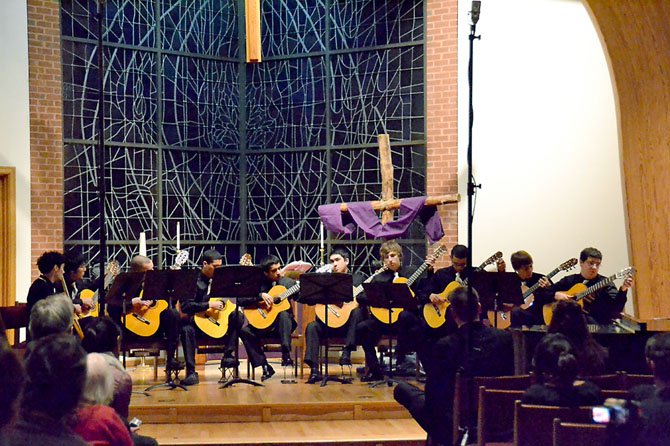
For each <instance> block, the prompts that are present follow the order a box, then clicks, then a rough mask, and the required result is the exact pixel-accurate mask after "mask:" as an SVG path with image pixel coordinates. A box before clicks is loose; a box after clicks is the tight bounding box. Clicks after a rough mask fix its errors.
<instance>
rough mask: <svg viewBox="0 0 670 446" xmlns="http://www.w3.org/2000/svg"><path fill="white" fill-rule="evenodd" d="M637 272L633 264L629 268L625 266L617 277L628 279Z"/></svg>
mask: <svg viewBox="0 0 670 446" xmlns="http://www.w3.org/2000/svg"><path fill="white" fill-rule="evenodd" d="M634 274H635V268H634V267H632V266H629V267H628V268H624V269H622V270H621V271H619V272H618V273H616V278H617V279H627V278H629V277H633V275H634Z"/></svg>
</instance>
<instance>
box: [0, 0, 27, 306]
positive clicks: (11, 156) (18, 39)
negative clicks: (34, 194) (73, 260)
mask: <svg viewBox="0 0 670 446" xmlns="http://www.w3.org/2000/svg"><path fill="white" fill-rule="evenodd" d="M0 98H1V99H0V135H2V136H1V139H0V166H10V167H15V168H16V195H17V196H16V228H17V234H16V273H17V274H16V276H17V277H16V297H17V299H18V300H21V301H25V300H26V293H27V292H28V287H29V286H30V281H31V277H30V269H31V265H30V246H31V241H30V121H29V116H28V24H27V11H26V0H3V1H2V5H1V6H0Z"/></svg>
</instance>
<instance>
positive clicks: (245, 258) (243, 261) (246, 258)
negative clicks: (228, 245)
mask: <svg viewBox="0 0 670 446" xmlns="http://www.w3.org/2000/svg"><path fill="white" fill-rule="evenodd" d="M240 265H242V266H253V265H254V264H253V262H252V259H251V254H249V253H248V252H246V253H244V254H243V255H242V258H240Z"/></svg>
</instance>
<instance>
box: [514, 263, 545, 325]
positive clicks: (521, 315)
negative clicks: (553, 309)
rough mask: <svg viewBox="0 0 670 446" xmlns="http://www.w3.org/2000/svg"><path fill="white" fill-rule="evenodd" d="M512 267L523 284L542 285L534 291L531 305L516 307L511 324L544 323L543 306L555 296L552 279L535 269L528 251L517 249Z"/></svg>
mask: <svg viewBox="0 0 670 446" xmlns="http://www.w3.org/2000/svg"><path fill="white" fill-rule="evenodd" d="M510 260H511V262H512V268H514V271H516V273H517V275H518V276H519V279H521V286H522V287H523V286H526V287H527V288H531V287H533V286H535V284H536V283H538V282H539V283H540V287H539V288H538V289H537V290H535V292H534V293H533V301H532V303H531V305H530V307H528V308H526V309H523V308H521V307H514V308H513V309H512V313H511V326H512V327H521V326H522V325H527V326H531V325H544V319H543V318H542V306H543V305H545V304H548V303H551V302H552V301H553V300H554V296H553V294H552V292H551V291H550V287H551V285H552V284H551V281H550V280H549V279H547V278H546V277H545V276H544V275H543V274H540V273H536V272H534V271H533V258H532V257H531V255H530V254H529V253H527V252H526V251H517V252H515V253H514V254H512V257H511V259H510Z"/></svg>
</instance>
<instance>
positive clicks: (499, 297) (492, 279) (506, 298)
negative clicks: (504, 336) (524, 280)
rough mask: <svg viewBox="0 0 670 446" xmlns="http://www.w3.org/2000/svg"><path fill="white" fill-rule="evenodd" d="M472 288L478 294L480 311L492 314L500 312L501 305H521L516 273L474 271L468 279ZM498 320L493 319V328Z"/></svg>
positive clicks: (519, 284)
mask: <svg viewBox="0 0 670 446" xmlns="http://www.w3.org/2000/svg"><path fill="white" fill-rule="evenodd" d="M470 283H472V287H473V288H474V289H476V290H477V293H478V294H479V301H480V303H481V304H482V311H483V312H484V313H486V311H487V310H490V309H492V310H493V311H494V314H496V313H497V312H498V311H502V310H501V307H502V305H503V304H512V305H521V304H522V303H523V296H522V294H521V279H519V275H518V274H517V273H501V272H489V271H476V272H474V273H473V276H472V278H471V279H470ZM497 324H498V318H497V317H495V318H494V319H493V325H494V327H496V328H498V327H497Z"/></svg>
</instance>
